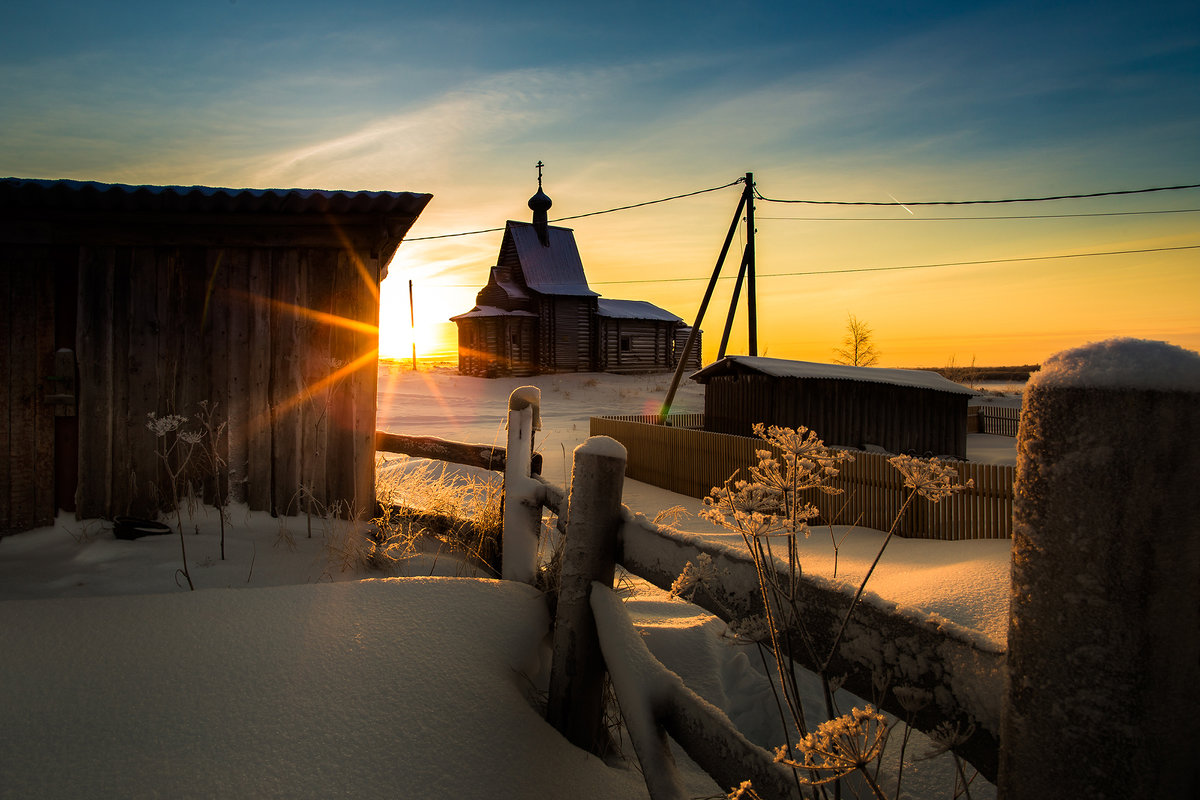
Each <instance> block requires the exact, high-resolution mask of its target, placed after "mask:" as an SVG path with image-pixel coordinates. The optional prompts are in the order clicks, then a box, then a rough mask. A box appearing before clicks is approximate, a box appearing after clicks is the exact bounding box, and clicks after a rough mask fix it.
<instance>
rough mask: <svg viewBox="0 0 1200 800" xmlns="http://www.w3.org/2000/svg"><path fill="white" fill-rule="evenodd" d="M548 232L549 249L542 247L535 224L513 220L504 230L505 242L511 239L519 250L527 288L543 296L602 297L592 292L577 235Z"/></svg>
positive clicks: (551, 228) (567, 231)
mask: <svg viewBox="0 0 1200 800" xmlns="http://www.w3.org/2000/svg"><path fill="white" fill-rule="evenodd" d="M546 231H547V234H548V237H549V240H550V246H549V247H546V246H545V245H543V244H542V242H541V240H540V239H539V238H538V235H537V229H536V228H534V226H533V223H530V222H514V221H512V220H509V221H508V225H507V227H506V228H505V230H504V236H505V238H506V239H511V241H512V243H513V245H514V246H515V247H516V250H517V258H518V259H519V261H520V263H521V273H522V274H523V275H524V276H525V284H526V285H527V286H528V287H529V288H530V289H533V290H534V291H535V292H541V293H542V294H560V295H572V296H575V297H599V295H598V294H597V293H596V292H593V291H592V290H591V289H590V288H588V282H587V276H586V275H584V272H583V261H582V260H581V259H580V257H579V248H578V247H577V246H576V244H575V232H574V231H572V230H571V229H570V228H558V227H555V226H553V225H550V226H547V228H546ZM501 249H503V245H501Z"/></svg>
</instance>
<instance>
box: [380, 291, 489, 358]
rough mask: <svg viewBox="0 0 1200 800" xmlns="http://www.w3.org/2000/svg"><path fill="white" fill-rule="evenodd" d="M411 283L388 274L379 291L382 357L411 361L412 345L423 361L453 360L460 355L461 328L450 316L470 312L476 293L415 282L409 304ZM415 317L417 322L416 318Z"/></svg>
mask: <svg viewBox="0 0 1200 800" xmlns="http://www.w3.org/2000/svg"><path fill="white" fill-rule="evenodd" d="M408 292H409V283H408V281H407V280H406V279H404V278H403V277H402V276H400V275H389V276H388V277H387V278H385V279H384V281H383V283H382V284H381V285H380V289H379V357H380V358H392V359H396V360H401V361H402V360H404V359H408V358H412V356H413V344H414V342H415V344H416V356H417V358H420V359H436V358H452V357H454V356H455V355H457V353H458V328H457V326H456V325H455V324H454V323H453V322H451V321H450V317H452V316H454V315H456V314H461V313H463V312H465V311H469V310H470V309H471V306H472V305H473V303H474V299H475V298H474V295H475V291H474V290H466V291H465V295H466V296H465V297H464V296H463V295H464V290H463V289H462V287H445V286H438V285H436V284H434V283H432V282H418V281H414V282H413V302H412V305H411V310H410V305H409V294H408ZM414 317H415V319H414Z"/></svg>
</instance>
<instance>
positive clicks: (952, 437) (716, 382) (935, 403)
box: [692, 356, 973, 459]
mask: <svg viewBox="0 0 1200 800" xmlns="http://www.w3.org/2000/svg"><path fill="white" fill-rule="evenodd" d="M692 379H693V380H695V381H698V382H699V383H702V384H704V427H705V429H707V430H710V431H713V432H716V433H729V434H734V435H738V436H750V435H752V426H753V425H754V423H756V422H761V423H764V424H767V425H782V426H785V427H789V428H796V427H799V426H804V427H807V428H809V429H811V430H814V431H816V432H817V435H819V436H820V437H821V438H822V439H823V440H824V441H825V442H826V443H827V444H831V445H846V446H853V447H859V448H866V447H868V446H875V447H881V448H883V449H884V450H887V451H888V452H891V453H910V454H916V455H922V456H924V455H934V456H952V457H955V458H960V459H965V458H966V456H967V401H968V400H969V399H970V397H971V396H972V394H973V392H972V391H971V390H970V389H967V388H965V387H963V386H960V385H959V384H957V383H954V382H953V381H951V380H948V379H946V378H943V377H942V376H941V375H938V374H937V373H935V372H927V371H924V370H911V369H883V368H877V367H851V366H846V365H843V364H819V363H813V362H808V361H789V360H784V359H778V358H754V357H749V356H727V357H726V358H723V359H721V360H720V361H717V362H715V363H713V364H710V365H708V366H707V367H705V368H704V369H702V370H700V371H699V372H697V373H695V374H693V375H692Z"/></svg>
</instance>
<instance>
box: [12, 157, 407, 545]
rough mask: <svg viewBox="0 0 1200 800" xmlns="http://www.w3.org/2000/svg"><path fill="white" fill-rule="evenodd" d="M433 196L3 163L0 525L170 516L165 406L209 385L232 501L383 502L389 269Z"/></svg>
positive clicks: (275, 505) (279, 505)
mask: <svg viewBox="0 0 1200 800" xmlns="http://www.w3.org/2000/svg"><path fill="white" fill-rule="evenodd" d="M429 200H430V195H428V194H415V193H410V192H336V191H318V190H294V189H292V190H281V189H266V190H257V189H220V188H211V187H180V186H126V185H119V184H101V183H93V182H78V181H62V180H59V181H41V180H26V179H14V178H9V179H4V180H0V331H2V332H3V334H4V337H5V346H4V348H3V349H0V391H3V392H4V393H5V400H6V402H5V404H4V409H3V412H2V413H0V462H2V464H3V469H2V470H0V532H11V531H17V530H24V529H28V528H32V527H37V526H41V525H46V524H49V523H50V522H52V521H53V518H54V515H55V512H56V509H65V510H73V511H75V513H76V515H77V516H79V517H81V518H96V517H103V518H112V517H113V516H114V515H121V514H130V515H135V516H145V515H153V514H155V513H156V512H157V510H158V509H159V508H160V506H161V504H162V501H163V496H164V493H165V488H164V487H165V480H166V476H165V474H164V471H163V470H162V469H161V467H160V463H159V459H158V458H157V456H156V450H155V448H156V445H157V444H159V442H158V440H157V439H156V437H155V435H154V434H153V433H151V432H150V431H149V430H148V429H147V425H146V423H147V419H148V417H147V415H148V414H155V415H158V416H160V417H161V416H163V415H168V414H178V415H183V416H185V417H188V418H189V419H194V415H195V414H196V413H197V412H198V411H199V410H200V404H201V402H202V401H205V402H207V403H208V404H209V407H210V408H212V409H215V418H216V421H217V423H218V427H219V426H220V424H221V423H223V424H224V428H223V429H222V430H220V432H219V435H218V436H215V437H213V441H214V442H215V446H216V448H217V451H218V452H219V454H220V456H221V458H222V459H224V461H225V462H226V464H227V469H228V476H227V486H226V487H225V488H226V489H227V491H228V494H229V495H230V496H231V497H232V499H233V500H235V501H244V502H246V503H248V504H249V506H250V508H252V509H261V510H269V511H271V512H273V513H277V514H284V513H289V512H291V513H296V512H297V511H298V510H299V508H300V506H299V501H298V497H299V496H300V491H301V487H305V489H306V490H307V492H308V493H309V494H310V495H311V497H312V498H313V499H314V500H315V501H316V502H319V503H321V504H322V505H326V506H333V505H335V504H340V505H341V506H342V508H343V509H344V510H348V511H351V512H364V511H366V512H369V511H371V510H373V508H374V497H375V491H374V458H373V456H374V431H375V389H376V370H377V366H376V360H377V348H378V329H377V327H376V326H377V324H378V318H379V306H378V299H379V282H380V281H381V280H382V279H383V277H384V276H385V274H386V269H387V264H388V262H389V261H390V260H391V258H392V256H393V254H394V253H395V251H396V248H397V247H398V246H399V244H400V241H401V240H402V239H403V237H404V236H405V234H406V233H407V232H408V230H409V228H410V227H411V226H412V224H413V222H414V221H415V220H416V219H417V216H418V215H419V214H420V213H421V211H422V210H423V209H424V208H425V206H426V204H427V203H428V202H429ZM212 489H213V486H212V483H211V479H209V485H208V486H207V489H206V492H207V494H209V495H211V494H212Z"/></svg>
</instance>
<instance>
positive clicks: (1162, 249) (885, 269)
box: [591, 244, 1200, 286]
mask: <svg viewBox="0 0 1200 800" xmlns="http://www.w3.org/2000/svg"><path fill="white" fill-rule="evenodd" d="M1176 250H1200V244H1188V245H1179V246H1177V247H1146V248H1141V249H1137V250H1105V251H1100V252H1094V253H1058V254H1055V255H1049V256H1022V257H1019V258H985V259H980V260H978V261H945V262H941V263H936V264H901V265H897V266H891V267H846V268H843V269H821V270H809V271H804V272H760V273H758V275H757V277H758V278H794V277H801V276H811V275H844V274H847V273H853V272H895V271H899V270H910V269H934V268H938V267H970V266H979V265H981V264H1011V263H1014V262H1019V261H1052V260H1057V259H1064V258H1090V257H1093V256H1119V255H1135V254H1140V253H1164V252H1170V251H1176ZM703 280H708V279H707V278H704V277H698V278H657V279H649V280H646V279H638V280H627V281H592V282H591V283H592V284H594V285H596V286H608V285H613V284H627V283H686V282H692V281H703ZM721 280H733V277H732V276H729V277H724V278H721Z"/></svg>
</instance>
